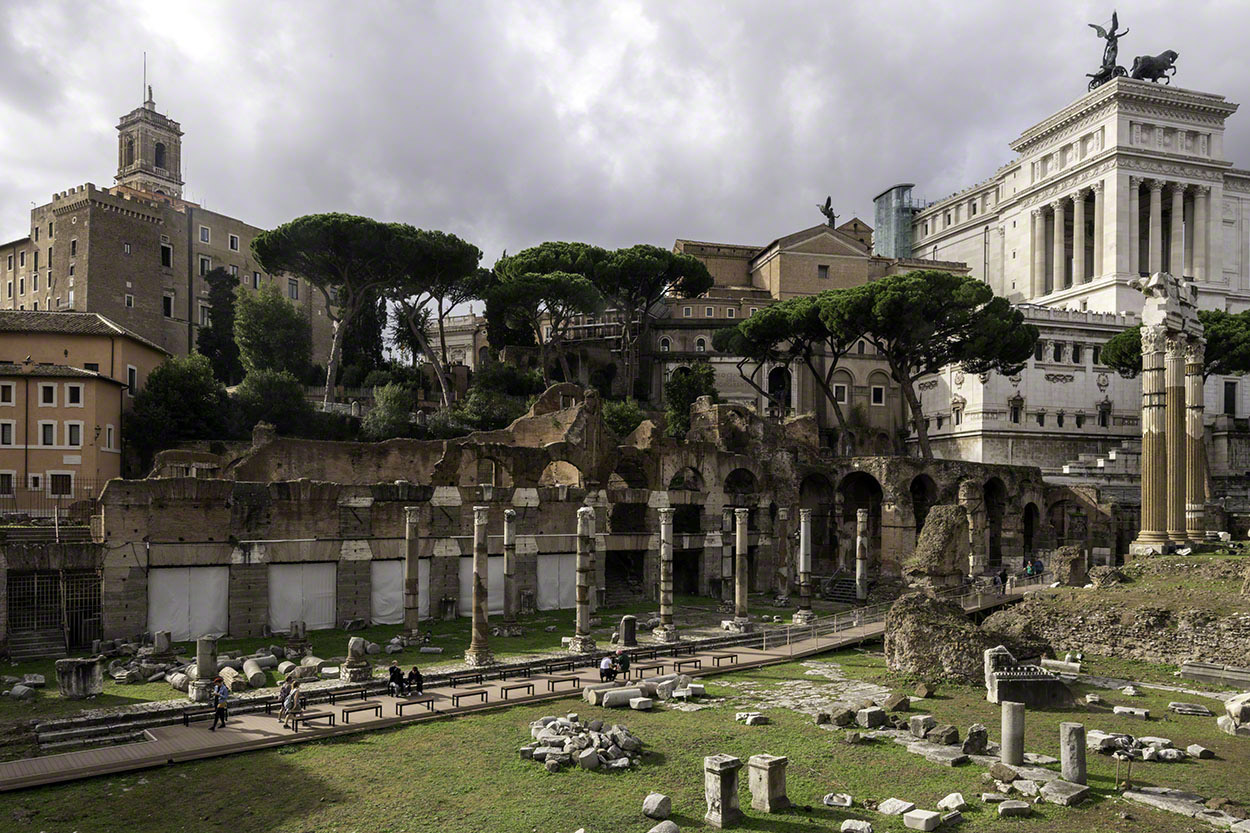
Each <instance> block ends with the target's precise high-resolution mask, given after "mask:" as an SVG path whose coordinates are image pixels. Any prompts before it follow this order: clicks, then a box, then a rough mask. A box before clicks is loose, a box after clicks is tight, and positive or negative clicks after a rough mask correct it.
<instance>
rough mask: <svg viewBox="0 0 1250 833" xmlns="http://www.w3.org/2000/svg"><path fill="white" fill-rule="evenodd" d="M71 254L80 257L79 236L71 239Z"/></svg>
mask: <svg viewBox="0 0 1250 833" xmlns="http://www.w3.org/2000/svg"><path fill="white" fill-rule="evenodd" d="M69 256H70V257H78V239H77V238H75V239H73V240H71V241H69Z"/></svg>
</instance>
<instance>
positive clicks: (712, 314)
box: [703, 307, 715, 318]
mask: <svg viewBox="0 0 1250 833" xmlns="http://www.w3.org/2000/svg"><path fill="white" fill-rule="evenodd" d="M703 317H704V318H713V317H715V312H714V311H713V309H712V308H711V307H704V308H703Z"/></svg>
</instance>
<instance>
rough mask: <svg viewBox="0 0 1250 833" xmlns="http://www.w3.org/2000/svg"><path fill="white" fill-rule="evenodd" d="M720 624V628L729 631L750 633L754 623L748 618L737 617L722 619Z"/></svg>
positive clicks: (753, 628)
mask: <svg viewBox="0 0 1250 833" xmlns="http://www.w3.org/2000/svg"><path fill="white" fill-rule="evenodd" d="M720 626H721V630H723V631H728V632H729V633H751V632H752V631H754V630H755V625H753V624H751V621H750V620H749V619H745V618H743V619H738V618H737V617H735V618H733V619H722V620H721V623H720Z"/></svg>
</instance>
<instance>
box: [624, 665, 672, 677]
mask: <svg viewBox="0 0 1250 833" xmlns="http://www.w3.org/2000/svg"><path fill="white" fill-rule="evenodd" d="M664 665H665V664H664V663H662V662H653V663H651V664H650V665H635V666H634V667H633V668H631V669H629V670H630V672H631V673H632V674H633V675H634V679H635V680H641V679H642V678H643V677H644V676H646V673H647V672H648V671H654V672H655V673H656V675H657V676H658V675H660V674H663V673H664Z"/></svg>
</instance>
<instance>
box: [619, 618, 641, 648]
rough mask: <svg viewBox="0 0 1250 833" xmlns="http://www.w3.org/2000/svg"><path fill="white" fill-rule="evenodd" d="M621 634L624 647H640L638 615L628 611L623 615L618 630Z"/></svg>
mask: <svg viewBox="0 0 1250 833" xmlns="http://www.w3.org/2000/svg"><path fill="white" fill-rule="evenodd" d="M617 632H618V633H619V634H620V635H621V640H620V641H621V647H622V648H636V647H638V617H637V616H634V615H633V614H632V613H626V614H625V615H624V616H622V617H621V624H620V627H619V629H618V631H617Z"/></svg>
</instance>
